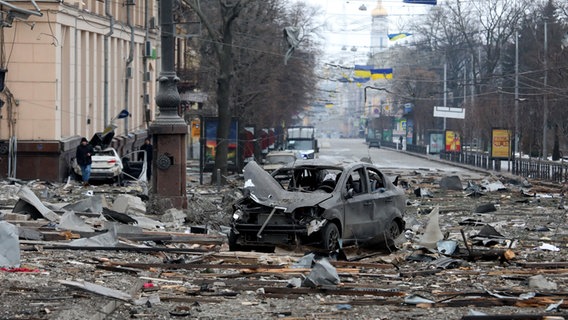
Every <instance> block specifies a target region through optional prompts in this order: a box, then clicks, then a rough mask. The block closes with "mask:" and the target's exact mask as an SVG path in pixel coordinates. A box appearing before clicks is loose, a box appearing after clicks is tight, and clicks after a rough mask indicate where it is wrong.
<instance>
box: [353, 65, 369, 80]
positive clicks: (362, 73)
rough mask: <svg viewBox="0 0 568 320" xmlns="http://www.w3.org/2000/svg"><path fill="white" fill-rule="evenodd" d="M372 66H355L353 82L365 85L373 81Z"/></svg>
mask: <svg viewBox="0 0 568 320" xmlns="http://www.w3.org/2000/svg"><path fill="white" fill-rule="evenodd" d="M372 69H373V67H372V66H364V65H358V64H356V65H355V69H354V70H353V81H354V82H358V83H364V82H367V81H369V79H371V70H372Z"/></svg>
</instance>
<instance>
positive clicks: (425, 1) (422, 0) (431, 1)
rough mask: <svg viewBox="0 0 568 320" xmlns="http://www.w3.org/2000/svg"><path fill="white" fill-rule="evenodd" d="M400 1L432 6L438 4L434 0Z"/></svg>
mask: <svg viewBox="0 0 568 320" xmlns="http://www.w3.org/2000/svg"><path fill="white" fill-rule="evenodd" d="M402 2H403V3H411V4H431V5H433V6H435V5H436V4H438V3H437V1H436V0H402Z"/></svg>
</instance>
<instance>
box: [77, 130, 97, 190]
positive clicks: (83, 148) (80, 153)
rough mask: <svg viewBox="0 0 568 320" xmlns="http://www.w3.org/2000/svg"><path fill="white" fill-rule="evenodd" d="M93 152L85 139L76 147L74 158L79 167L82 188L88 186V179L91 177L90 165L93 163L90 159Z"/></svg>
mask: <svg viewBox="0 0 568 320" xmlns="http://www.w3.org/2000/svg"><path fill="white" fill-rule="evenodd" d="M93 152H94V150H93V146H91V145H90V144H89V141H87V138H82V139H81V144H80V145H79V146H78V147H77V153H76V155H75V158H76V159H77V164H78V165H79V166H80V167H81V175H82V178H83V186H88V185H89V178H90V176H91V164H92V163H93V161H92V159H91V157H92V155H93Z"/></svg>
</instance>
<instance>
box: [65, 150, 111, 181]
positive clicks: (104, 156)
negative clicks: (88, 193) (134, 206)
mask: <svg viewBox="0 0 568 320" xmlns="http://www.w3.org/2000/svg"><path fill="white" fill-rule="evenodd" d="M94 150H95V152H94V154H93V155H92V157H91V159H92V161H93V163H92V164H91V177H90V179H89V181H91V180H113V181H118V180H119V177H120V174H121V173H122V160H121V159H120V156H119V155H118V153H117V152H116V150H115V149H114V148H111V147H108V148H106V149H102V148H101V147H100V146H95V148H94ZM71 161H72V166H73V171H74V172H75V174H76V176H77V177H81V176H82V173H81V167H80V166H79V164H77V159H75V158H73V159H72V160H71Z"/></svg>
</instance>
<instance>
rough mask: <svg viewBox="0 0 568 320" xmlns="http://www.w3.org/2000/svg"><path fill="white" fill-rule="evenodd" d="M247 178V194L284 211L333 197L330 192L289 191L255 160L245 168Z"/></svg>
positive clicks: (308, 205)
mask: <svg viewBox="0 0 568 320" xmlns="http://www.w3.org/2000/svg"><path fill="white" fill-rule="evenodd" d="M243 175H244V179H245V195H248V197H250V198H251V199H252V200H253V201H255V202H256V203H258V204H261V205H264V206H269V207H280V208H283V209H284V212H292V211H294V210H295V209H296V208H300V207H311V206H315V205H317V204H319V203H320V202H322V201H325V200H327V199H329V198H331V197H332V195H331V194H329V193H317V192H311V193H304V192H299V191H295V192H292V191H287V190H284V189H283V188H282V186H281V185H280V184H279V183H278V181H276V180H275V179H274V178H273V177H272V176H271V175H270V174H269V173H268V172H266V171H265V170H264V169H262V167H260V166H259V165H258V164H257V163H256V162H255V161H251V162H249V163H248V164H247V165H246V166H245V167H244V169H243Z"/></svg>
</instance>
